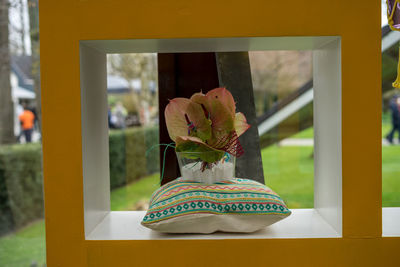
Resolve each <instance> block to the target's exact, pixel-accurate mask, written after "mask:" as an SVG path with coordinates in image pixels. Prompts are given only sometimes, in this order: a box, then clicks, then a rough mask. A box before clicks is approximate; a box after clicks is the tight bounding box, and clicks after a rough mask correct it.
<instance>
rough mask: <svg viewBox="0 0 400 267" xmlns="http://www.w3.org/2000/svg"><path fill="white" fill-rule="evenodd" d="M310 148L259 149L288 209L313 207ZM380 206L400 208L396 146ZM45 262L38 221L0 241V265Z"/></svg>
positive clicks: (127, 198) (116, 203) (150, 180)
mask: <svg viewBox="0 0 400 267" xmlns="http://www.w3.org/2000/svg"><path fill="white" fill-rule="evenodd" d="M312 152H313V148H312V147H278V146H271V147H269V148H266V149H263V150H262V157H263V167H264V176H265V179H266V183H267V185H268V186H270V187H271V188H272V189H273V190H275V191H276V192H277V193H278V194H280V195H281V197H282V198H283V199H284V200H285V201H286V203H287V204H288V206H289V208H291V209H294V208H312V207H313V175H314V174H313V158H312V156H311V155H312ZM382 155H383V159H382V164H383V172H382V174H383V206H384V207H390V206H392V207H393V206H397V207H400V163H399V162H400V146H385V147H383V148H382ZM158 187H159V174H154V175H150V176H147V177H144V178H142V179H141V180H139V181H138V182H135V183H132V184H130V185H128V186H125V187H121V188H118V189H115V190H113V191H112V192H111V209H112V210H132V209H134V208H135V206H136V203H137V202H140V201H142V200H148V199H149V198H150V196H151V194H152V192H153V191H154V190H155V189H157V188H158ZM33 261H35V262H37V263H38V266H42V264H43V263H44V261H45V240H44V223H43V221H42V220H41V221H38V222H35V223H32V224H31V225H29V226H27V227H25V228H23V229H21V230H19V231H17V232H15V233H12V234H10V235H7V236H5V237H2V238H0V266H2V267H3V266H4V267H7V266H12V267H14V266H29V265H30V264H31V263H32V262H33Z"/></svg>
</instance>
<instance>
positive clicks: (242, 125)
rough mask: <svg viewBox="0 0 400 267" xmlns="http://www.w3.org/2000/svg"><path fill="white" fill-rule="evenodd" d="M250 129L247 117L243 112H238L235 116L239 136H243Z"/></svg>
mask: <svg viewBox="0 0 400 267" xmlns="http://www.w3.org/2000/svg"><path fill="white" fill-rule="evenodd" d="M249 128H250V125H249V124H247V120H246V117H245V116H244V114H243V113H242V112H238V113H236V114H235V131H236V134H237V136H241V135H242V134H243V133H244V132H246V131H247V130H248V129H249Z"/></svg>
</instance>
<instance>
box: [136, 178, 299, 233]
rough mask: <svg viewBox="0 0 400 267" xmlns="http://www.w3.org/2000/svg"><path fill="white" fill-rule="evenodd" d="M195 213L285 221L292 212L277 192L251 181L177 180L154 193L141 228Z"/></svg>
mask: <svg viewBox="0 0 400 267" xmlns="http://www.w3.org/2000/svg"><path fill="white" fill-rule="evenodd" d="M237 185H240V186H237ZM196 213H197V214H200V213H201V214H214V215H278V216H279V215H281V216H282V217H286V216H288V215H290V213H291V212H290V210H289V209H288V208H287V207H286V205H285V204H284V202H283V200H282V199H281V198H280V197H279V196H278V195H277V194H276V193H275V192H273V191H272V190H270V189H269V188H268V187H266V186H264V185H262V184H260V183H258V182H255V181H252V180H247V179H234V180H233V181H224V182H220V183H218V184H213V185H204V184H201V183H196V182H186V181H185V182H180V181H179V179H178V180H175V181H173V182H171V183H170V184H169V185H168V186H164V187H162V188H160V189H159V190H158V191H156V192H155V193H154V195H153V197H152V200H151V206H150V209H149V210H148V212H147V214H146V216H145V217H144V219H143V221H142V224H143V225H146V224H151V223H155V222H159V221H162V220H167V219H171V218H175V217H179V216H185V215H189V214H196Z"/></svg>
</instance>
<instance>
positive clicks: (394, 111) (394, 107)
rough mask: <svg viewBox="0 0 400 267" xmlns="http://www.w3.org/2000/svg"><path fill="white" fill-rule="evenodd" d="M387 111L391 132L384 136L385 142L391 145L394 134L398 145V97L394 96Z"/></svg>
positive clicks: (399, 106)
mask: <svg viewBox="0 0 400 267" xmlns="http://www.w3.org/2000/svg"><path fill="white" fill-rule="evenodd" d="M389 110H390V113H391V117H392V130H391V131H390V132H389V133H388V135H386V140H388V142H389V143H391V144H393V138H394V135H395V133H396V132H397V133H398V135H399V136H398V138H399V143H400V95H399V94H396V95H394V96H393V97H392V98H391V99H390V102H389Z"/></svg>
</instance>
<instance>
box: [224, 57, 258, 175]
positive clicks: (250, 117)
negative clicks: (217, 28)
mask: <svg viewBox="0 0 400 267" xmlns="http://www.w3.org/2000/svg"><path fill="white" fill-rule="evenodd" d="M216 60H217V69H218V76H219V82H220V83H219V84H220V86H222V87H226V88H227V89H228V90H229V91H230V92H231V93H232V95H233V98H234V99H235V100H236V102H237V103H236V109H237V111H240V112H242V113H243V114H244V115H245V116H246V118H247V122H248V123H249V124H250V125H251V128H250V129H249V130H248V131H247V132H246V133H244V134H243V135H242V136H241V137H239V141H240V143H241V144H242V146H243V148H244V150H245V153H244V155H243V156H241V157H240V158H238V159H236V176H237V177H243V178H248V179H252V180H256V181H258V182H261V183H264V172H263V167H262V159H261V150H260V138H259V136H258V129H257V117H256V109H255V104H254V94H253V83H252V80H251V71H250V61H249V54H248V52H223V53H216Z"/></svg>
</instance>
